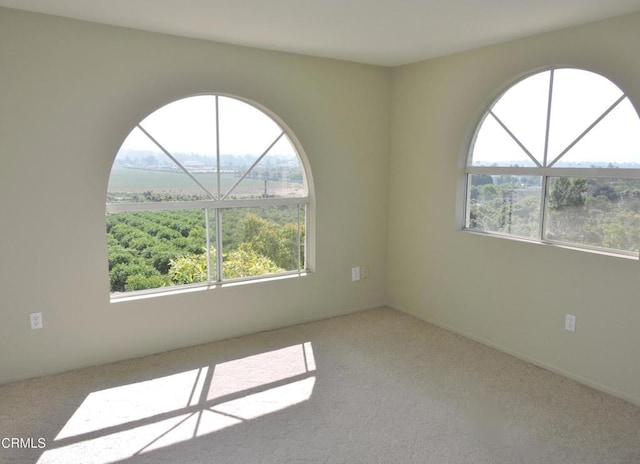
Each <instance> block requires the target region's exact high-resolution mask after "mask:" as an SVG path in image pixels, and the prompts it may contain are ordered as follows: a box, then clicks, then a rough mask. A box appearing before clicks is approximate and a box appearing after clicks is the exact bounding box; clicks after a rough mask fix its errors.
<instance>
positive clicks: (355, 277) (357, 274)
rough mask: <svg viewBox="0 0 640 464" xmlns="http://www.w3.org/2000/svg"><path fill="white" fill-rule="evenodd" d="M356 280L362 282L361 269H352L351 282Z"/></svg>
mask: <svg viewBox="0 0 640 464" xmlns="http://www.w3.org/2000/svg"><path fill="white" fill-rule="evenodd" d="M356 280H360V268H359V267H352V268H351V281H352V282H355V281H356Z"/></svg>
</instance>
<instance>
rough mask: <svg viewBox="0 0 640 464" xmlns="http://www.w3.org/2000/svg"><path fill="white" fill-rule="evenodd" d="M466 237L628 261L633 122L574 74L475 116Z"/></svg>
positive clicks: (601, 86)
mask: <svg viewBox="0 0 640 464" xmlns="http://www.w3.org/2000/svg"><path fill="white" fill-rule="evenodd" d="M465 172H466V177H467V182H466V196H465V206H466V208H465V224H464V227H465V229H467V230H472V231H478V232H484V233H489V234H494V235H502V236H513V237H519V238H524V239H531V240H535V241H540V242H553V243H561V244H567V245H570V246H574V247H578V248H585V249H593V250H606V251H609V252H610V251H613V252H615V253H618V254H630V255H636V256H637V254H638V251H640V118H639V117H638V113H637V112H636V110H635V108H634V106H633V104H632V103H631V101H630V100H629V98H628V97H627V96H626V95H625V94H624V93H623V91H622V90H621V89H620V88H619V87H618V86H617V85H615V84H614V83H612V82H611V81H610V80H608V79H607V78H605V77H603V76H601V75H598V74H595V73H593V72H589V71H584V70H580V69H569V68H558V69H550V70H547V71H544V72H540V73H537V74H534V75H532V76H529V77H527V78H525V79H523V80H521V81H519V82H518V83H516V84H515V85H513V86H512V87H510V88H509V89H508V90H506V92H504V93H503V94H502V96H500V98H498V100H497V101H495V102H494V103H493V105H492V106H491V107H490V108H489V110H488V111H487V112H486V113H485V114H484V116H483V118H482V120H481V122H480V124H479V125H478V127H477V129H476V133H475V137H474V138H473V140H472V143H471V146H470V150H469V153H468V157H467V164H466V169H465Z"/></svg>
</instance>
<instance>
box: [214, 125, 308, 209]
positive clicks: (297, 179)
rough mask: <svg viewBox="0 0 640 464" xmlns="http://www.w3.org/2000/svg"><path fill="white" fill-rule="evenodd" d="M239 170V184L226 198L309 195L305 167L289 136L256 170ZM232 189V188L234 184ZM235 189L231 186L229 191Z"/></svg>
mask: <svg viewBox="0 0 640 464" xmlns="http://www.w3.org/2000/svg"><path fill="white" fill-rule="evenodd" d="M250 167H251V165H250V164H249V165H246V166H244V167H240V168H238V169H237V170H235V172H234V177H235V180H236V182H237V181H238V180H239V179H240V178H241V176H243V175H245V177H244V178H242V180H241V181H240V182H239V183H238V184H237V185H235V187H233V189H232V190H230V191H229V192H228V196H227V197H226V198H230V199H231V198H282V197H304V196H306V195H307V189H306V186H305V181H304V175H303V169H302V164H301V163H300V159H299V158H298V155H297V154H296V151H295V150H294V148H293V145H292V144H291V141H290V140H289V138H288V137H287V136H286V135H283V136H282V137H281V138H280V140H279V141H278V142H277V143H276V144H275V145H274V146H273V147H272V148H271V150H269V152H268V153H267V154H266V155H265V156H264V157H263V158H262V159H261V160H260V161H259V162H258V164H257V165H255V166H254V167H253V169H251V170H250V171H249V172H247V169H249V168H250ZM232 185H233V184H232ZM231 188H232V187H231V186H230V187H229V189H231Z"/></svg>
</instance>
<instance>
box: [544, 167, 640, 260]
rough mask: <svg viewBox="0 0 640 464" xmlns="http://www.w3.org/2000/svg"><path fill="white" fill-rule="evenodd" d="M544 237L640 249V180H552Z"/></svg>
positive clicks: (582, 243) (563, 178) (576, 178)
mask: <svg viewBox="0 0 640 464" xmlns="http://www.w3.org/2000/svg"><path fill="white" fill-rule="evenodd" d="M545 203H546V204H545V208H546V209H545V217H546V218H547V221H546V224H545V231H544V238H545V239H547V240H555V241H560V242H567V243H574V244H579V245H588V246H595V247H604V248H611V249H616V250H624V251H633V252H638V251H640V180H635V179H633V180H632V179H583V178H578V177H554V178H550V179H549V180H548V194H547V199H546V202H545Z"/></svg>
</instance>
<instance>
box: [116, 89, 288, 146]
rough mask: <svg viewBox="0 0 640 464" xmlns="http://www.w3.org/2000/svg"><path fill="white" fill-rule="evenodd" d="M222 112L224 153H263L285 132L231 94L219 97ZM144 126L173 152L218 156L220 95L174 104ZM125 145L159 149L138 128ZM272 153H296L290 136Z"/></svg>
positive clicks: (152, 117)
mask: <svg viewBox="0 0 640 464" xmlns="http://www.w3.org/2000/svg"><path fill="white" fill-rule="evenodd" d="M218 114H219V133H220V134H221V135H220V152H221V154H232V155H244V154H253V155H258V156H259V155H261V154H262V153H263V152H264V151H265V150H266V149H267V148H269V146H270V145H271V144H272V143H273V142H274V141H275V140H276V139H277V138H278V136H279V135H280V134H281V133H282V132H283V131H282V129H281V128H280V127H279V126H278V124H276V123H275V122H274V121H273V120H272V119H271V118H270V117H269V116H267V115H266V114H265V113H263V112H262V111H260V110H258V109H257V108H255V107H254V106H252V105H249V104H248V103H245V102H242V101H240V100H237V99H233V98H230V97H222V96H221V97H218ZM140 125H141V126H142V127H143V128H144V129H145V130H146V131H147V132H149V133H150V135H151V136H152V137H153V138H155V139H156V140H157V141H158V142H159V143H160V144H161V145H162V146H163V147H164V148H165V149H167V150H168V151H169V152H170V153H171V154H172V155H175V154H177V153H197V154H201V155H205V156H211V157H215V155H216V150H217V147H216V136H215V134H216V97H215V96H213V95H200V96H194V97H189V98H185V99H182V100H178V101H176V102H173V103H170V104H168V105H166V106H164V107H162V108H160V109H158V110H157V111H155V112H153V113H152V114H150V115H149V116H147V117H146V118H145V119H144V120H143V121H142V122H141V123H140ZM122 148H124V149H128V150H152V151H158V148H157V147H156V146H155V144H154V143H153V142H151V141H150V140H149V138H148V137H147V136H146V135H145V134H144V133H143V132H142V131H140V130H139V129H135V128H134V130H132V132H131V134H130V135H129V136H128V137H127V139H126V140H125V142H124V143H123V147H122ZM270 153H275V154H279V155H285V156H287V155H288V156H295V151H294V150H293V147H292V146H291V144H290V142H289V141H288V139H287V137H283V138H282V139H281V140H280V141H278V143H277V144H276V146H274V147H273V149H272V150H271V151H270Z"/></svg>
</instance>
